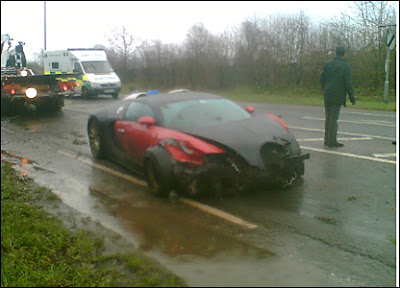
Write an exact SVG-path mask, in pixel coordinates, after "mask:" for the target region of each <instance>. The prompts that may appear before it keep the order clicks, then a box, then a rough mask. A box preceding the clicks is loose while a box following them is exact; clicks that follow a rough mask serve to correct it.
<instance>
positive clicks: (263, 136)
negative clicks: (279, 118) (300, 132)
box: [183, 115, 301, 168]
mask: <svg viewBox="0 0 400 288" xmlns="http://www.w3.org/2000/svg"><path fill="white" fill-rule="evenodd" d="M183 132H185V133H189V134H192V135H194V136H197V137H199V138H202V139H204V140H206V141H207V142H210V143H212V144H215V145H217V146H218V144H221V145H220V146H226V147H228V148H230V149H231V150H234V151H235V152H236V153H238V154H239V155H241V156H242V157H243V158H244V159H245V160H246V161H247V162H248V163H249V164H250V165H252V166H257V167H259V168H263V167H264V164H263V162H262V159H261V156H260V149H261V147H262V146H263V145H264V144H265V143H268V142H270V143H271V142H272V143H277V144H281V145H285V146H286V147H288V149H289V151H290V153H289V154H290V155H299V154H300V153H301V149H300V147H299V145H298V143H297V141H296V139H295V138H294V136H293V135H291V134H290V133H288V132H287V131H286V130H285V129H284V128H283V126H282V125H280V124H279V123H278V122H276V121H275V120H273V119H271V118H270V117H268V116H266V115H257V116H254V117H251V118H248V119H244V120H240V121H231V122H228V123H224V124H221V125H217V126H209V127H203V128H194V129H189V130H186V131H183ZM222 148H223V147H222Z"/></svg>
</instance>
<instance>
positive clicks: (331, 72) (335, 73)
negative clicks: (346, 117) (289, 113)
mask: <svg viewBox="0 0 400 288" xmlns="http://www.w3.org/2000/svg"><path fill="white" fill-rule="evenodd" d="M345 52H346V51H345V49H344V47H337V48H336V57H335V58H333V59H332V60H331V61H330V62H328V63H326V64H325V65H324V69H323V71H322V74H321V77H320V83H321V85H322V90H323V92H324V105H325V140H324V144H325V145H326V146H328V147H343V146H344V145H343V144H342V143H339V142H337V139H336V137H337V129H338V124H337V121H338V119H339V112H340V107H341V106H342V105H343V106H345V107H346V96H347V94H348V95H349V97H350V101H351V103H352V104H353V105H356V99H355V98H354V91H353V85H352V83H351V69H350V66H349V64H347V63H346V61H345V60H344V54H345Z"/></svg>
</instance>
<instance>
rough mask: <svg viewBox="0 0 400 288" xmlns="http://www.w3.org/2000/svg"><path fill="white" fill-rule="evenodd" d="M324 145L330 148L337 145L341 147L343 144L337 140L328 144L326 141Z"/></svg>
mask: <svg viewBox="0 0 400 288" xmlns="http://www.w3.org/2000/svg"><path fill="white" fill-rule="evenodd" d="M324 145H325V146H328V147H331V148H338V147H343V146H344V144H342V143H339V142H336V143H333V144H328V143H326V142H324Z"/></svg>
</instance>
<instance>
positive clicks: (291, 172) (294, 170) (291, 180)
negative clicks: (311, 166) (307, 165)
mask: <svg viewBox="0 0 400 288" xmlns="http://www.w3.org/2000/svg"><path fill="white" fill-rule="evenodd" d="M284 174H285V175H284V178H283V179H282V181H281V183H280V184H281V186H283V187H287V186H291V185H296V184H298V183H301V180H302V179H303V175H304V161H300V162H298V163H296V164H295V165H294V166H293V167H291V168H290V169H287V170H286V173H284Z"/></svg>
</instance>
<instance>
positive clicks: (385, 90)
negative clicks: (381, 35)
mask: <svg viewBox="0 0 400 288" xmlns="http://www.w3.org/2000/svg"><path fill="white" fill-rule="evenodd" d="M389 68H390V49H389V47H387V49H386V64H385V72H386V78H385V84H384V85H383V101H384V102H385V103H387V102H388V96H389V70H390V69H389Z"/></svg>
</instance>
